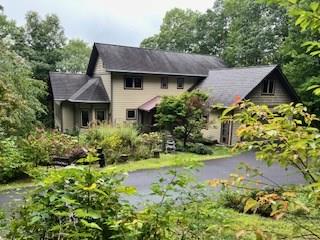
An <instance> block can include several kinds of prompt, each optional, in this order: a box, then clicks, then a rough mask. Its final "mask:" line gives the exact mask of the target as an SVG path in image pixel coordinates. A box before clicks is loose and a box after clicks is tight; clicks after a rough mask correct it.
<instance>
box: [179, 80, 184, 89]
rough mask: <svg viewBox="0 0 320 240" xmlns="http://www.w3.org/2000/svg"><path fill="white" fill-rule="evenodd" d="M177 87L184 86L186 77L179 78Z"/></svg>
mask: <svg viewBox="0 0 320 240" xmlns="http://www.w3.org/2000/svg"><path fill="white" fill-rule="evenodd" d="M177 88H178V89H183V88H184V78H177Z"/></svg>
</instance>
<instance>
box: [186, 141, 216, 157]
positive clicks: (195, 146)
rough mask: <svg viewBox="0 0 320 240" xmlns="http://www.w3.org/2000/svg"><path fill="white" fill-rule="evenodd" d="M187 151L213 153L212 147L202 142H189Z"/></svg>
mask: <svg viewBox="0 0 320 240" xmlns="http://www.w3.org/2000/svg"><path fill="white" fill-rule="evenodd" d="M187 151H188V152H192V153H197V154H202V155H206V154H212V153H213V151H212V148H210V147H208V146H206V145H204V144H202V143H192V144H188V146H187Z"/></svg>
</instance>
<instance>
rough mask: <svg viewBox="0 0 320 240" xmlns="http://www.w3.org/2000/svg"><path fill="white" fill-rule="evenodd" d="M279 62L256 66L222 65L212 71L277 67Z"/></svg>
mask: <svg viewBox="0 0 320 240" xmlns="http://www.w3.org/2000/svg"><path fill="white" fill-rule="evenodd" d="M277 66H278V64H270V65H255V66H247V67H222V68H217V69H212V70H210V72H211V71H220V70H235V69H250V68H266V67H274V68H276V67H277Z"/></svg>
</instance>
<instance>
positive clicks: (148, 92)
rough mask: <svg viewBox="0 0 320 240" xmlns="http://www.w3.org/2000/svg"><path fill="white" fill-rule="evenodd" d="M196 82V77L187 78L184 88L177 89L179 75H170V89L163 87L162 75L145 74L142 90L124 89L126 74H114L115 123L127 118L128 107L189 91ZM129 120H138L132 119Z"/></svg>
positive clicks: (132, 107) (135, 106)
mask: <svg viewBox="0 0 320 240" xmlns="http://www.w3.org/2000/svg"><path fill="white" fill-rule="evenodd" d="M195 82H196V79H195V78H191V77H189V78H187V77H186V78H185V81H184V89H177V77H169V79H168V89H161V86H160V83H161V76H158V75H144V77H143V89H142V90H129V89H124V75H123V74H117V73H115V74H112V94H113V101H112V116H113V123H121V122H125V121H127V120H126V109H137V108H138V107H139V106H141V105H142V104H143V103H145V102H146V101H148V100H150V99H151V98H153V97H156V96H168V95H178V94H180V93H183V92H185V91H187V90H188V89H189V88H190V87H191V86H193V84H194V83H195ZM128 122H136V120H130V121H128Z"/></svg>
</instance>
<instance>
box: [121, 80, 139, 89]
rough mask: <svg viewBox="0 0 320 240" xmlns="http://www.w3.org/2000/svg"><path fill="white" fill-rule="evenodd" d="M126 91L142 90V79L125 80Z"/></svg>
mask: <svg viewBox="0 0 320 240" xmlns="http://www.w3.org/2000/svg"><path fill="white" fill-rule="evenodd" d="M124 88H125V89H142V77H126V78H125V79H124Z"/></svg>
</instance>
